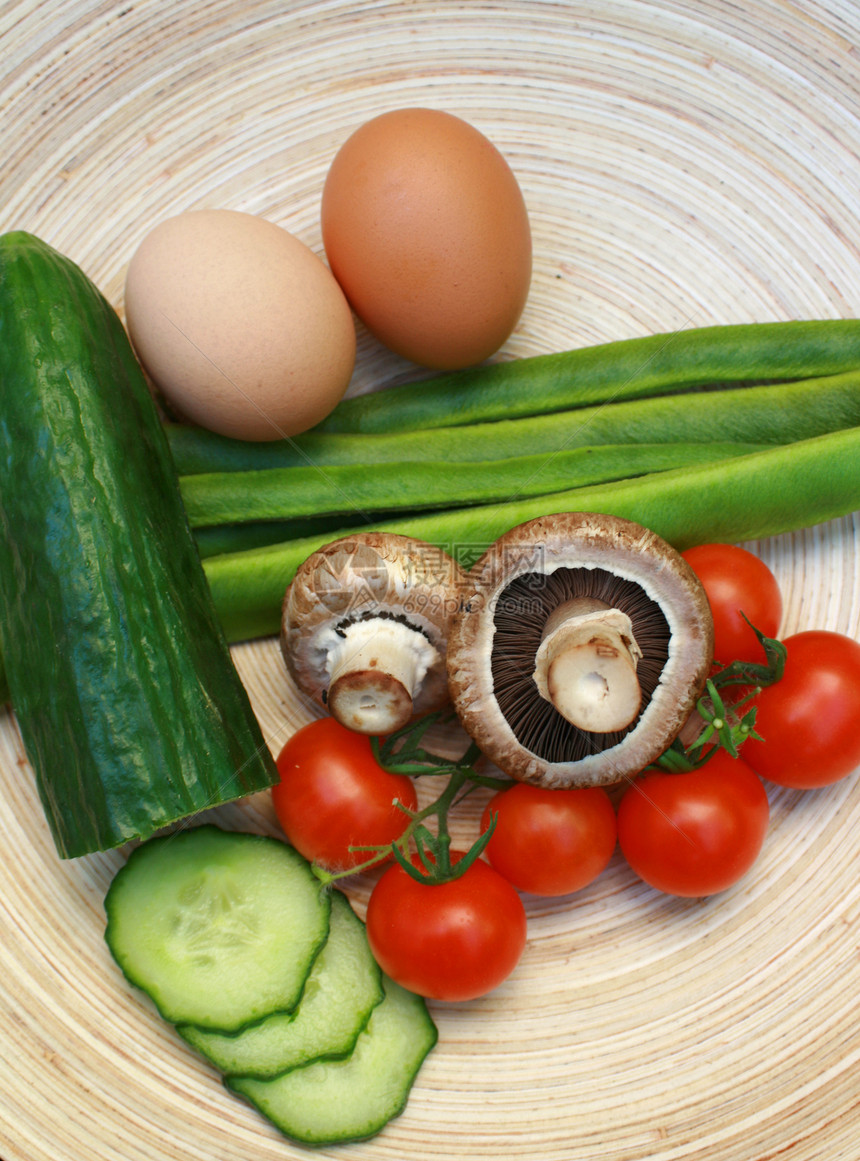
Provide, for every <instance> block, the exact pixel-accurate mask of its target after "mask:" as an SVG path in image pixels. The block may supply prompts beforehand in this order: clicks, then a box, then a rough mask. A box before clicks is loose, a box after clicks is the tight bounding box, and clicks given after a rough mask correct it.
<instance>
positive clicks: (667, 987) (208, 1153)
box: [0, 0, 860, 1161]
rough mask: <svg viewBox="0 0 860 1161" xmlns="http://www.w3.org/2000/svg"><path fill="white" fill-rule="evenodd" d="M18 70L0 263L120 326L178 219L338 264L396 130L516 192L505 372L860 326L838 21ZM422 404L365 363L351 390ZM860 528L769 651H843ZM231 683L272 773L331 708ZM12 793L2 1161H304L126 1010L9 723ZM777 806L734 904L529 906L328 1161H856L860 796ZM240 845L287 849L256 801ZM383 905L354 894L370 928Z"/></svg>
mask: <svg viewBox="0 0 860 1161" xmlns="http://www.w3.org/2000/svg"><path fill="white" fill-rule="evenodd" d="M0 37H2V39H0V43H2V45H3V55H2V64H0V69H2V88H0V111H2V116H0V156H2V158H3V166H2V171H0V229H2V230H7V229H13V228H23V229H27V230H31V231H33V232H34V233H37V234H39V235H40V236H42V237H43V238H44V239H45V240H46V241H48V242H50V243H51V244H52V245H54V246H56V247H57V248H58V249H61V250H63V251H64V252H65V253H67V254H69V256H70V257H72V258H74V259H75V261H77V262H78V263H79V264H81V265H82V266H83V267H84V269H85V270H86V271H87V272H88V273H89V274H90V275H91V277H93V278H94V279H95V281H96V282H97V283H98V284H99V285H100V287H101V288H102V290H103V291H104V292H105V293H106V295H107V296H108V298H110V299H111V301H113V302H114V303H115V304H116V305H117V306H118V307H120V309H121V307H122V285H123V278H124V272H125V268H126V265H127V262H128V260H129V258H130V256H131V254H132V252H133V250H134V248H135V247H136V245H137V243H138V242H139V241H140V239H141V238H142V236H143V235H144V233H146V232H147V230H148V229H149V228H151V226H152V225H154V224H155V223H156V222H157V221H158V220H160V219H161V218H163V217H166V216H168V215H170V214H172V213H177V212H180V211H182V210H185V209H189V208H198V207H202V206H224V207H228V208H233V209H240V210H245V211H249V212H253V213H258V214H261V215H264V216H266V217H269V218H272V219H273V220H274V221H276V222H279V223H280V224H282V225H284V226H286V227H287V228H288V229H290V230H292V231H293V232H294V233H296V234H298V235H299V237H301V238H302V239H303V240H304V241H306V242H307V243H308V244H309V245H310V246H311V247H312V248H313V249H315V250H317V252H321V250H322V247H321V242H320V234H319V222H318V212H319V195H320V190H321V185H322V181H323V178H324V175H325V172H326V168H327V165H328V163H329V161H330V159H331V157H332V155H333V152H334V150H335V149H336V147H337V146H338V145H339V143H340V142H341V141H342V140H343V139H344V137H345V136H346V135H347V133H348V132H349V131H350V130H351V129H352V128H354V127H356V126H357V125H358V124H360V123H361V122H362V121H364V120H366V119H367V118H369V117H370V116H372V115H374V114H375V113H376V112H379V111H381V110H383V109H385V108H393V107H398V106H403V105H408V104H425V105H432V106H435V107H438V108H444V109H448V110H450V111H452V112H456V113H458V114H459V115H461V116H463V117H465V118H466V119H467V120H470V121H472V122H473V123H474V124H476V125H477V126H478V127H479V128H480V129H482V130H483V131H484V132H485V133H486V134H487V135H488V136H490V137H491V139H492V140H494V141H495V143H496V144H497V145H498V146H499V147H500V148H501V149H502V151H503V152H504V153H505V155H506V156H507V157H508V159H509V161H510V162H511V164H512V166H513V168H514V170H515V172H516V173H517V175H518V177H519V180H520V183H521V185H522V188H523V191H524V194H525V197H526V200H527V203H528V206H529V210H530V213H531V217H532V224H533V231H534V243H535V275H534V283H533V289H532V294H531V298H530V300H529V303H528V306H527V308H526V311H525V313H524V315H523V318H522V320H521V323H520V325H519V327H518V328H517V331H516V333H515V334H514V335H513V336H512V338H511V339H510V341H509V343H508V344H507V346H506V347H505V350H504V352H503V354H504V356H505V357H514V356H518V355H525V354H533V353H539V352H543V351H550V350H559V349H563V348H566V347H572V346H581V345H584V344H587V343H594V342H601V341H607V340H610V339H617V338H623V337H630V336H635V335H640V334H647V333H651V332H656V331H669V330H673V329H676V328H683V327H690V326H699V325H705V324H709V323H731V322H756V321H766V320H771V319H787V318H803V317H837V316H846V317H847V316H850V315H854V314H856V313H857V311H858V305H860V224H858V223H860V205H858V202H859V201H860V121H858V116H860V85H858V47H857V46H858V44H860V9H858V8H857V6H856V4H855V3H854V0H829V2H828V3H818V2H816V0H794V2H791V3H790V2H788V0H748V3H746V4H743V5H740V4H736V3H734V2H731V0H603V2H602V3H600V4H593V3H588V2H586V0H556V2H549V0H486V2H484V0H481V2H475V3H467V4H455V3H451V2H449V0H437V2H435V3H434V2H430V0H402V2H400V3H390V2H387V0H348V2H347V0H315V2H308V3H295V2H292V3H291V2H289V0H286V2H285V0H280V2H275V0H243V2H241V3H239V2H236V0H196V2H195V3H190V2H189V0H175V2H174V3H171V4H166V3H159V0H125V2H123V3H119V2H118V0H61V2H58V3H52V4H45V3H37V2H35V0H6V3H5V4H3V5H2V6H0ZM410 374H413V372H412V369H411V368H409V367H408V366H407V365H406V364H404V363H402V362H400V361H398V360H397V359H395V358H394V357H393V356H391V355H388V354H386V353H385V352H383V351H381V350H380V349H379V348H378V347H377V346H376V345H375V344H374V343H373V342H371V341H370V340H369V339H368V337H367V336H366V335H364V334H362V335H360V339H359V365H358V369H357V371H356V376H355V379H354V383H353V386H352V388H351V390H352V391H353V392H360V391H366V390H371V389H372V388H373V387H374V386H375V385H376V384H377V383H379V382H391V381H394V380H396V379H405V378H408V377H409V376H410ZM858 532H860V530H858V521H857V518H856V515H855V517H848V518H845V519H844V520H839V521H835V522H833V523H831V524H828V525H826V526H821V527H816V528H812V529H808V530H806V531H804V532H800V533H796V534H792V535H786V536H782V537H777V538H773V539H771V540H768V541H763V542H760V543H757V544H755V545H753V547H754V548H755V550H756V551H758V552H759V553H760V554H761V555H762V556H763V557H764V559H765V560H766V561H767V562H768V563H769V564H770V565H771V567H772V568H773V569H774V571H775V572H776V574H777V577H778V579H779V580H780V582H781V584H782V586H783V590H784V594H785V617H784V625H783V630H784V632H791V631H794V630H797V629H801V628H811V627H823V628H829V629H834V630H837V631H839V632H843V633H848V634H850V635H852V636H855V637H860V570H859V569H858V565H857V545H858ZM235 656H236V660H237V663H238V666H239V668H240V671H241V674H242V677H243V679H244V680H245V682H246V684H247V686H248V688H249V691H250V693H251V696H252V699H253V701H254V704H255V707H256V709H257V710H258V713H259V716H260V720H261V722H262V725H263V728H264V730H265V733H266V736H267V739H268V740H269V742H270V745H271V747H272V749H273V750H277V749H278V748H279V747H280V745H281V744H282V743H283V741H284V740H285V739H286V737H287V736H288V735H289V733H290V732H291V731H292V730H294V729H295V728H296V727H297V726H299V725H300V724H302V723H303V722H304V721H306V720H308V719H309V717H310V716H311V714H310V711H309V710H308V709H307V707H306V706H304V705H303V704H302V702H301V701H300V699H299V698H298V697H297V695H296V693H295V690H294V689H293V688H292V687H291V686H290V685H289V684H288V681H287V678H286V676H285V674H284V671H283V669H282V666H281V664H280V660H279V655H278V651H277V648H276V646H275V643H274V642H272V641H264V642H258V643H256V644H252V645H246V646H242V647H240V648H237V649H236V652H235ZM443 740H444V741H446V743H447V740H448V739H443ZM454 740H455V741H456V739H454ZM0 779H1V780H2V785H0V851H2V858H0V1062H2V1063H0V1156H2V1158H3V1159H4V1161H227V1159H228V1158H230V1159H239V1158H248V1159H250V1158H253V1159H254V1161H286V1159H296V1161H298V1159H301V1158H303V1157H305V1156H307V1153H306V1151H305V1150H303V1149H301V1148H300V1147H298V1146H296V1145H293V1144H291V1143H289V1142H287V1141H285V1140H284V1139H282V1138H281V1137H280V1136H279V1135H278V1134H277V1133H276V1132H275V1131H274V1130H272V1129H271V1127H270V1126H269V1125H268V1124H267V1123H266V1122H264V1121H263V1120H262V1119H261V1118H260V1117H259V1116H258V1115H257V1114H256V1113H255V1112H254V1111H253V1110H251V1109H250V1108H248V1107H246V1106H245V1105H244V1104H242V1103H240V1102H239V1101H238V1100H237V1099H236V1098H233V1097H231V1096H228V1095H227V1094H226V1093H225V1092H224V1091H223V1090H222V1088H221V1086H220V1083H219V1082H218V1080H217V1078H216V1076H215V1075H214V1073H213V1072H212V1071H211V1070H210V1069H209V1068H208V1067H207V1066H206V1065H204V1064H203V1063H202V1062H201V1061H200V1060H198V1059H197V1058H196V1057H195V1056H194V1055H193V1054H192V1053H191V1052H190V1050H188V1049H187V1048H186V1046H185V1045H184V1044H182V1043H181V1042H179V1041H178V1039H177V1038H175V1037H174V1035H173V1034H172V1033H171V1031H170V1029H169V1028H167V1027H166V1026H165V1025H164V1024H162V1023H161V1021H160V1020H159V1019H158V1018H157V1017H156V1016H155V1015H154V1013H153V1010H152V1009H151V1008H150V1006H149V1005H148V1002H147V1001H146V1000H145V999H144V998H143V997H142V996H141V995H140V994H138V993H136V992H134V991H132V990H131V989H130V988H129V987H128V986H126V985H125V984H124V982H123V981H122V980H121V979H120V978H119V977H118V973H117V972H116V970H115V969H114V967H113V964H112V962H111V961H110V959H109V957H108V954H107V952H106V950H105V947H104V944H103V939H102V934H103V928H104V917H103V911H102V900H103V897H104V893H105V890H106V888H107V885H108V883H109V881H110V879H111V877H112V875H113V873H114V872H115V870H116V869H117V867H118V866H119V865H120V864H121V862H122V855H121V854H120V853H118V852H113V853H110V854H104V855H94V856H90V857H88V858H84V859H80V860H77V861H74V862H66V863H63V862H61V861H60V860H58V859H57V857H56V855H55V853H54V849H53V845H52V843H51V840H50V837H49V836H48V833H47V829H46V826H45V823H44V820H43V817H42V815H41V811H40V808H39V806H38V804H37V801H36V798H35V794H34V791H33V784H32V777H31V772H30V770H29V768H28V767H27V765H26V763H25V761H24V758H23V756H22V751H21V746H20V741H19V738H18V735H17V732H16V728H15V723H14V719H13V717H12V716H11V714H8V713H0ZM771 801H772V818H773V821H772V827H771V832H770V835H769V839H768V842H767V845H766V848H765V851H764V854H763V856H762V858H761V860H760V862H759V864H758V865H757V866H756V867H755V868H754V870H753V871H752V872H751V873H750V874H749V875H748V876H747V877H746V878H745V879H744V880H743V881H742V882H741V883H740V884H738V885H737V887H736V888H735V889H733V890H731V891H728V892H726V893H725V894H724V895H722V896H720V897H717V898H714V899H711V900H709V901H704V902H702V901H681V900H672V899H669V898H667V897H664V896H660V895H658V894H657V893H655V892H652V891H651V890H649V889H647V888H645V887H644V886H643V885H642V884H640V883H639V882H638V881H637V880H636V879H635V877H633V876H632V875H631V874H630V872H629V871H627V870H626V869H625V867H624V865H623V863H622V862H621V860H620V859H618V858H616V860H615V861H613V863H612V864H611V866H610V867H609V869H608V870H607V871H606V873H605V874H604V875H603V876H602V877H601V878H600V879H599V880H598V881H597V882H596V883H595V884H593V885H592V887H590V888H588V889H587V890H585V891H583V892H581V893H580V894H578V895H576V896H573V897H569V898H566V899H562V900H555V901H541V900H538V899H535V898H527V907H528V911H529V922H530V941H529V944H528V948H527V950H526V953H525V955H524V957H523V959H522V962H521V964H520V966H519V968H518V969H517V971H516V972H515V974H514V975H513V976H512V977H511V978H510V979H509V980H508V981H507V982H506V983H505V984H504V985H503V986H502V987H501V988H499V989H498V990H497V991H496V992H495V993H493V994H492V995H490V996H488V997H486V998H485V999H483V1000H481V1001H478V1002H475V1003H471V1004H464V1005H459V1006H457V1005H444V1004H437V1005H434V1006H433V1012H434V1015H435V1017H436V1020H437V1022H438V1024H439V1028H440V1044H439V1047H438V1048H437V1049H436V1051H435V1052H434V1053H432V1054H431V1056H430V1058H429V1059H428V1061H427V1062H426V1064H425V1066H424V1068H423V1070H422V1072H421V1073H420V1075H419V1078H418V1082H417V1084H416V1087H415V1089H414V1090H413V1094H412V1097H411V1099H410V1102H409V1104H408V1107H407V1109H406V1111H405V1113H404V1114H403V1115H402V1116H401V1117H400V1118H399V1119H397V1120H396V1121H394V1122H393V1123H392V1124H391V1125H390V1126H389V1127H388V1128H387V1129H386V1130H385V1131H384V1132H383V1133H382V1134H381V1135H380V1136H378V1137H377V1138H375V1139H373V1140H371V1141H369V1142H365V1143H362V1144H358V1145H355V1146H352V1147H350V1148H349V1149H347V1150H344V1149H324V1150H321V1151H319V1152H318V1155H319V1156H324V1157H339V1156H349V1157H354V1158H356V1159H358V1158H360V1159H361V1161H382V1159H384V1158H392V1159H393V1158H396V1159H398V1161H403V1159H404V1158H410V1159H417V1158H421V1159H422V1161H423V1159H427V1161H429V1159H431V1158H437V1157H438V1158H440V1159H441V1158H446V1159H449V1161H451V1159H453V1161H458V1159H466V1158H494V1159H497V1161H498V1159H500V1158H518V1159H519V1161H586V1159H588V1161H591V1159H596V1158H602V1159H606V1161H639V1159H640V1158H653V1159H656V1161H680V1159H681V1158H693V1159H695V1161H765V1159H771V1158H776V1157H779V1158H780V1161H812V1159H813V1158H815V1159H820V1158H827V1159H828V1161H837V1159H846V1161H857V1158H860V1082H858V1079H857V1077H858V1070H857V1065H858V1060H860V1028H858V1015H857V1011H858V991H860V950H858V943H860V934H858V932H860V885H858V877H857V873H856V868H857V866H858V865H860V827H858V825H857V820H858V818H860V786H859V785H858V782H857V779H856V777H853V778H848V779H846V780H845V781H843V782H841V783H839V784H838V785H836V786H834V787H832V788H829V789H826V790H821V791H818V792H815V793H807V794H805V795H804V794H798V793H796V792H790V791H778V790H773V791H772V793H771ZM478 809H479V804H476V805H475V806H474V807H472V810H473V812H474V813H477V811H478ZM474 813H473V814H471V815H470V814H468V813H465V814H464V815H463V816H461V820H460V822H459V824H458V825H459V826H460V827H462V828H464V830H465V829H466V828H468V827H469V826H471V825H474V822H475V818H474ZM221 819H222V820H223V821H224V822H225V824H226V825H230V826H234V827H246V828H250V829H259V830H263V831H266V830H272V831H273V832H274V826H273V821H272V815H271V811H270V807H269V804H268V801H267V799H266V796H265V795H263V796H257V798H255V799H253V800H250V801H248V802H246V803H245V804H243V805H242V806H241V807H231V808H228V809H225V810H223V811H222V812H221ZM369 888H370V883H369V881H367V880H365V879H356V880H355V881H353V882H351V884H350V894H351V897H352V899H353V901H354V902H355V905H356V907H357V909H358V910H359V911H360V912H363V908H364V906H365V903H366V899H367V894H368V891H369Z"/></svg>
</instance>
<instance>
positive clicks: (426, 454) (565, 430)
mask: <svg viewBox="0 0 860 1161" xmlns="http://www.w3.org/2000/svg"><path fill="white" fill-rule="evenodd" d="M858 425H860V370H858V371H850V372H845V373H843V374H841V375H832V376H826V377H824V378H817V379H804V380H801V381H799V382H795V383H783V384H778V385H773V384H771V385H767V386H759V387H746V388H730V387H729V388H722V389H719V390H716V389H715V390H713V391H701V392H694V393H691V394H688V395H666V396H659V397H657V398H654V399H637V400H631V401H629V402H626V403H611V404H609V403H607V404H602V405H599V406H595V407H584V408H582V409H580V410H577V411H560V412H558V413H556V414H553V415H538V416H530V417H527V418H525V419H506V420H505V419H503V420H498V421H497V422H495V423H476V424H471V425H464V426H461V427H449V428H445V429H444V430H440V431H407V432H402V433H398V434H393V435H338V434H327V433H324V432H313V431H311V432H307V433H305V434H304V435H301V436H296V437H294V438H293V439H289V440H276V441H273V442H271V443H250V442H244V441H242V440H231V439H226V438H225V437H224V436H218V435H214V434H213V433H211V432H205V431H201V430H200V429H199V428H183V427H177V426H171V427H169V428H168V437H169V440H170V444H171V448H172V451H173V456H174V462H175V463H176V466H177V469H178V471H179V474H180V476H189V475H194V474H196V473H199V472H222V471H224V472H226V471H255V470H263V469H268V468H277V467H303V466H304V467H307V466H312V467H320V466H321V465H327V464H350V463H351V464H363V465H369V464H382V463H394V462H415V463H420V462H425V463H426V462H432V461H445V462H446V463H447V464H453V463H457V464H461V463H468V462H474V461H478V460H503V459H510V458H512V457H515V456H526V455H538V454H547V453H550V452H557V451H561V450H569V449H572V448H576V447H589V446H596V445H598V444H619V443H624V444H638V443H712V442H714V441H719V442H731V443H761V444H781V443H793V442H795V441H797V440H802V439H810V438H812V437H813V436H816V435H823V434H824V433H826V432H829V431H835V430H837V429H840V428H845V427H855V426H858Z"/></svg>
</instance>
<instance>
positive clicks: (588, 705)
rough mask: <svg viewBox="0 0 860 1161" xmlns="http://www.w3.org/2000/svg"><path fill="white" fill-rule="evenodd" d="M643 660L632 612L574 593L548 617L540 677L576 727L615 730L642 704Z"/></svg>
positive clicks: (543, 690) (542, 689) (545, 694)
mask: <svg viewBox="0 0 860 1161" xmlns="http://www.w3.org/2000/svg"><path fill="white" fill-rule="evenodd" d="M641 660H642V650H641V649H640V648H639V646H638V645H637V643H636V638H635V637H634V635H633V625H632V623H631V621H630V618H629V616H628V615H627V614H626V613H623V612H622V611H621V610H620V609H615V608H612V606H611V605H608V604H607V603H606V602H605V601H602V600H599V599H597V598H595V597H573V598H571V599H570V600H568V601H564V602H562V604H561V605H559V606H558V607H557V608H556V609H555V610H554V611H553V612H552V613H551V614H550V616H549V617H548V618H547V621H546V624H545V625H544V629H543V633H542V639H541V644H540V647H539V648H538V651H537V653H536V655H535V670H534V680H535V684H536V685H537V687H538V692H539V693H540V695H541V697H542V698H544V699H545V700H546V701H548V702H550V703H551V704H552V705H554V706H555V708H556V709H557V710H558V712H559V713H560V714H561V716H562V717H563V718H565V719H566V720H567V721H569V722H570V723H571V724H572V725H574V726H578V727H579V728H580V729H581V730H587V731H588V732H590V733H602V734H605V733H611V732H614V731H616V730H623V729H626V727H627V726H629V725H630V724H631V722H633V721H634V719H635V718H636V716H637V715H638V713H639V710H640V708H641V706H642V690H641V688H640V685H639V678H638V676H637V672H636V667H637V665H638V664H639V662H640V661H641Z"/></svg>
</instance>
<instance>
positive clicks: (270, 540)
mask: <svg viewBox="0 0 860 1161" xmlns="http://www.w3.org/2000/svg"><path fill="white" fill-rule="evenodd" d="M342 524H343V519H342V517H339V516H338V517H335V516H329V517H325V516H321V517H320V518H319V519H314V518H313V517H301V518H299V519H296V520H287V519H285V520H251V521H241V522H238V521H237V522H236V523H230V524H215V525H212V526H207V527H200V528H195V529H194V539H195V540H196V542H197V551H198V552H199V553H200V556H201V557H202V558H203V559H204V560H205V559H206V558H207V557H209V556H218V555H220V554H221V553H224V552H245V551H246V550H247V549H249V548H262V547H263V545H265V544H277V543H278V542H279V541H283V540H298V538H299V537H301V536H315V535H316V534H317V533H319V534H321V535H323V534H325V533H326V532H329V531H333V530H335V529H337V528H339V527H341V525H342Z"/></svg>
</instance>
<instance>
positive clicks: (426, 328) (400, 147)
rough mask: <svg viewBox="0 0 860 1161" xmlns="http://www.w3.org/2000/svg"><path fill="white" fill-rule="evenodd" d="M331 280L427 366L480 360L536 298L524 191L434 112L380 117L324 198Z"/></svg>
mask: <svg viewBox="0 0 860 1161" xmlns="http://www.w3.org/2000/svg"><path fill="white" fill-rule="evenodd" d="M321 217H322V232H323V244H324V246H325V251H326V256H327V258H328V261H329V265H330V266H331V269H332V272H333V273H334V275H335V277H336V278H337V280H338V282H339V283H340V285H341V287H342V288H343V290H344V291H345V293H346V296H347V298H348V299H349V301H350V304H351V305H352V308H353V310H354V311H355V312H356V314H357V315H358V317H359V318H360V319H361V320H362V322H363V323H364V324H365V326H366V327H367V328H368V330H370V331H371V332H372V333H373V334H374V335H375V336H376V337H377V338H378V339H379V340H380V341H381V342H382V343H384V344H385V345H386V346H388V347H390V348H391V349H392V350H394V351H396V352H397V353H398V354H400V355H403V356H405V357H406V358H408V359H411V360H413V361H414V362H416V363H420V364H422V365H424V366H427V367H433V368H437V369H453V368H457V367H465V366H469V365H471V364H474V363H478V362H481V361H482V360H483V359H485V358H487V357H488V356H489V355H491V354H492V353H493V352H494V351H496V350H498V348H499V347H500V346H501V345H502V344H503V343H504V342H505V340H506V339H507V338H508V336H509V335H510V333H511V331H512V330H513V329H514V327H515V325H516V323H517V320H518V319H519V317H520V314H521V313H522V310H523V307H524V305H525V302H526V298H527V295H528V291H529V284H530V281H531V270H532V245H531V231H530V227H529V219H528V213H527V210H526V205H525V201H524V199H523V195H522V191H521V190H520V187H519V185H518V183H517V180H516V178H515V177H514V174H513V172H512V171H511V168H510V166H509V165H508V163H507V161H505V159H504V157H502V155H501V153H500V152H499V151H498V149H497V148H496V147H495V146H494V145H493V144H492V143H491V142H490V141H488V140H487V138H486V137H485V136H484V135H483V134H482V133H481V132H479V130H477V129H476V128H474V126H472V125H470V124H468V122H466V121H463V120H462V119H461V118H459V117H455V116H454V115H452V114H450V113H446V112H442V111H439V110H435V109H423V108H410V109H398V110H393V111H390V112H387V113H382V114H380V115H379V116H378V117H374V118H373V119H372V120H371V121H368V122H366V123H365V124H364V125H362V126H361V127H360V128H359V129H358V130H356V132H355V133H353V134H352V136H351V137H349V138H348V139H347V140H346V141H345V142H344V144H343V145H342V146H341V148H340V149H339V150H338V152H337V154H336V155H335V158H334V160H333V162H332V164H331V167H330V169H329V172H328V174H327V176H326V180H325V185H324V188H323V196H322V207H321Z"/></svg>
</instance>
